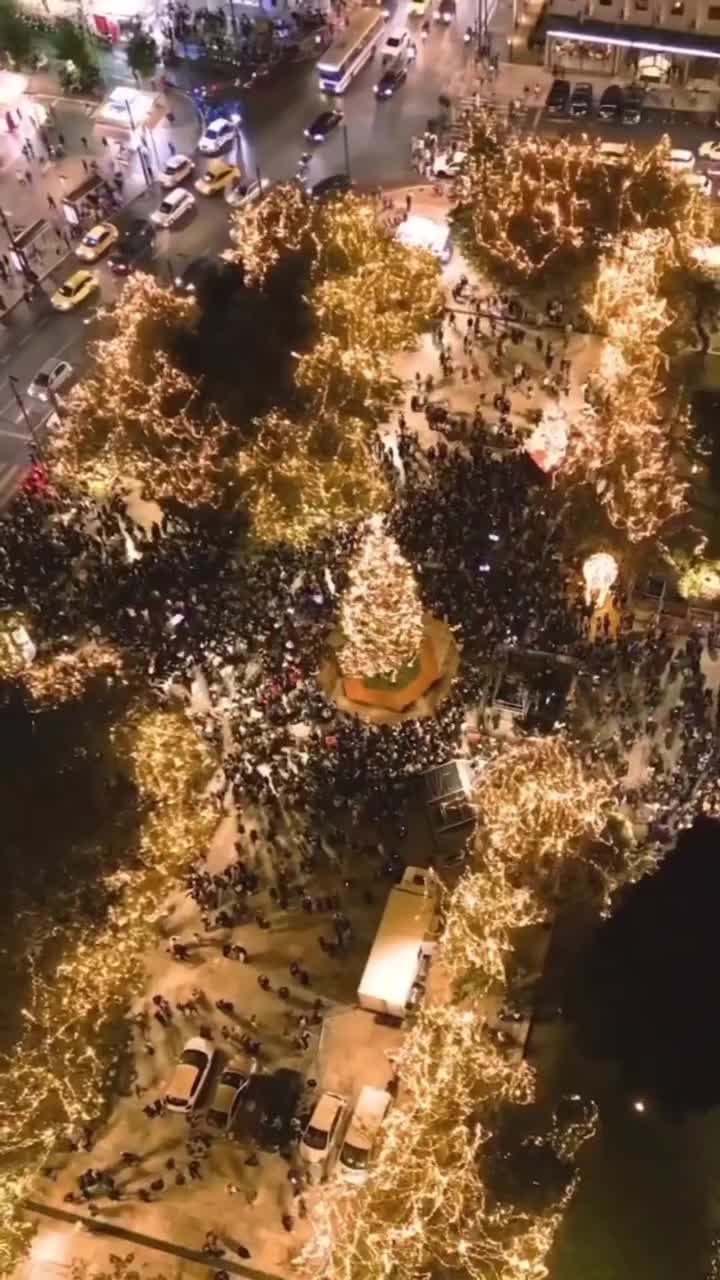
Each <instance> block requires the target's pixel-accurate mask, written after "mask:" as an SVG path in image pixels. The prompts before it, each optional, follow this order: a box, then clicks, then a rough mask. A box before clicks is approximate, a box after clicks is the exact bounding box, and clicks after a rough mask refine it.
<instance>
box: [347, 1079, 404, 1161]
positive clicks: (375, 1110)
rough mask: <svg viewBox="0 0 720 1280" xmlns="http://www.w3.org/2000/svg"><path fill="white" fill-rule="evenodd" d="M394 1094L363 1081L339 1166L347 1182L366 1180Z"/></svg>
mask: <svg viewBox="0 0 720 1280" xmlns="http://www.w3.org/2000/svg"><path fill="white" fill-rule="evenodd" d="M391 1102H392V1098H391V1097H390V1094H389V1093H388V1092H387V1091H386V1090H385V1089H375V1088H374V1087H373V1086H372V1085H370V1084H366V1085H363V1087H362V1089H361V1090H360V1097H359V1098H358V1100H357V1102H356V1103H355V1107H354V1109H353V1113H352V1116H351V1118H350V1124H349V1125H348V1127H347V1132H346V1134H345V1140H344V1142H343V1144H342V1147H341V1148H340V1155H339V1156H338V1162H337V1168H338V1172H339V1173H340V1175H341V1177H343V1178H345V1179H346V1181H347V1182H358V1183H359V1182H364V1181H365V1179H366V1178H367V1176H368V1166H369V1164H370V1159H371V1156H372V1153H373V1148H374V1146H375V1143H376V1141H377V1136H378V1134H379V1132H380V1130H381V1128H382V1124H383V1120H384V1119H385V1116H386V1115H387V1112H388V1108H389V1106H390V1103H391Z"/></svg>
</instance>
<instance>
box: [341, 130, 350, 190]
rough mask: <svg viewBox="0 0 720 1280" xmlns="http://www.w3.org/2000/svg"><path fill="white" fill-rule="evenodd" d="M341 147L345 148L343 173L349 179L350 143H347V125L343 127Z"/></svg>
mask: <svg viewBox="0 0 720 1280" xmlns="http://www.w3.org/2000/svg"><path fill="white" fill-rule="evenodd" d="M343 147H344V148H345V172H346V174H347V176H348V178H349V177H350V143H349V141H348V130H347V125H346V124H344V125H343Z"/></svg>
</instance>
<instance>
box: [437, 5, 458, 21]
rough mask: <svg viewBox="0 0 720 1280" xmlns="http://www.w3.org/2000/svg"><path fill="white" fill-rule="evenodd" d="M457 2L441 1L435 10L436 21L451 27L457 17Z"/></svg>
mask: <svg viewBox="0 0 720 1280" xmlns="http://www.w3.org/2000/svg"><path fill="white" fill-rule="evenodd" d="M455 8H456V6H455V0H440V3H439V5H438V7H437V9H436V10H435V20H436V21H437V22H444V23H445V24H446V25H449V24H450V23H451V22H452V20H453V18H454V17H455Z"/></svg>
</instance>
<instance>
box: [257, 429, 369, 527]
mask: <svg viewBox="0 0 720 1280" xmlns="http://www.w3.org/2000/svg"><path fill="white" fill-rule="evenodd" d="M256 426H257V432H256V436H255V440H254V442H253V444H252V446H251V448H250V449H248V451H247V453H246V454H245V455H244V457H243V459H242V463H241V470H242V474H243V476H244V479H245V483H246V485H247V488H246V491H245V494H244V498H245V503H246V506H247V508H248V510H249V512H250V517H251V520H252V527H253V532H254V534H255V537H256V538H258V539H260V541H263V542H291V543H295V544H297V545H302V544H305V543H307V542H309V541H312V540H314V539H317V538H320V537H322V536H323V535H324V534H327V533H329V532H330V531H331V530H332V529H333V528H335V527H337V526H338V525H341V524H347V523H349V522H350V521H353V520H357V519H358V518H363V517H365V516H367V515H369V514H370V513H372V512H374V511H377V510H379V509H380V508H382V507H384V506H385V504H386V502H387V499H388V492H387V485H386V484H385V481H384V479H383V476H382V471H381V468H380V466H379V464H378V463H377V461H376V460H375V459H374V458H373V456H372V453H371V450H370V448H369V445H368V428H367V425H366V424H365V423H363V422H360V421H358V419H356V418H351V417H343V418H340V417H339V416H338V415H337V414H331V413H330V412H327V413H326V414H325V415H324V416H321V417H318V418H317V419H314V420H307V419H306V420H304V421H292V420H290V419H288V418H285V417H284V416H283V415H281V414H279V413H276V412H273V413H270V414H268V415H267V416H266V417H265V418H262V419H261V420H260V421H259V422H258V423H257V424H256Z"/></svg>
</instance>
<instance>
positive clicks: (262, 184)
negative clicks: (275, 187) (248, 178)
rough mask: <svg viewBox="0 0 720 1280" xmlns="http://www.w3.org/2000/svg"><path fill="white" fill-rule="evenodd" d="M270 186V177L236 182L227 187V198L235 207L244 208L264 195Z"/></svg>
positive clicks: (232, 206)
mask: <svg viewBox="0 0 720 1280" xmlns="http://www.w3.org/2000/svg"><path fill="white" fill-rule="evenodd" d="M269 187H270V179H269V178H256V179H255V180H254V181H253V182H234V183H233V185H232V186H231V187H227V188H226V189H225V199H226V200H227V203H228V204H229V205H230V206H231V208H233V209H244V208H245V206H246V205H249V204H254V203H255V201H256V200H259V199H260V198H261V197H262V196H264V194H265V192H266V191H267V190H268V188H269Z"/></svg>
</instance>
